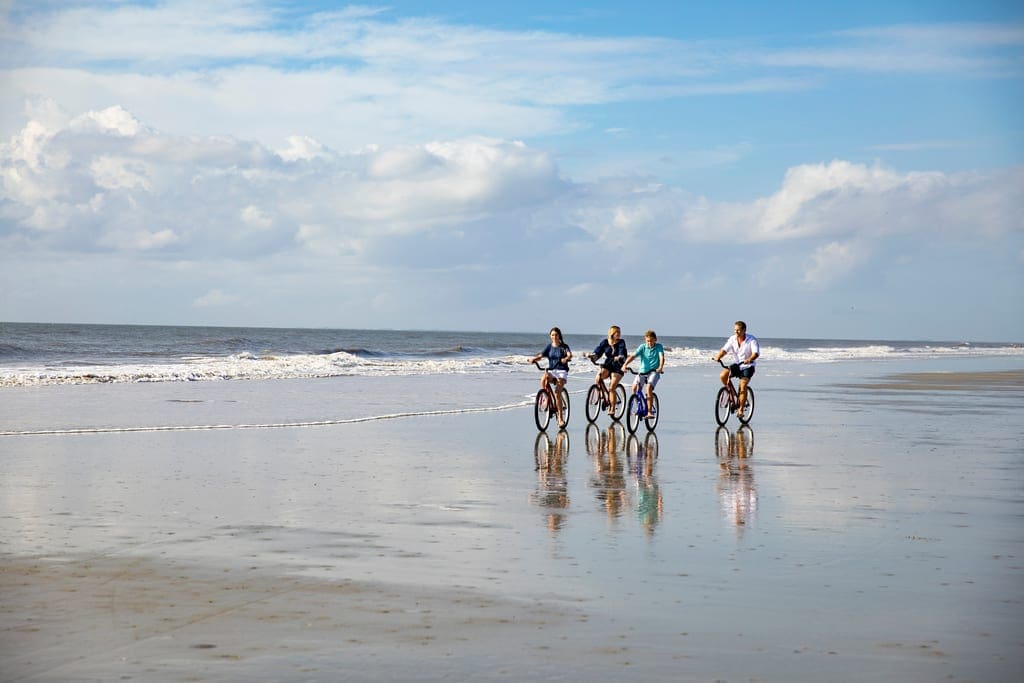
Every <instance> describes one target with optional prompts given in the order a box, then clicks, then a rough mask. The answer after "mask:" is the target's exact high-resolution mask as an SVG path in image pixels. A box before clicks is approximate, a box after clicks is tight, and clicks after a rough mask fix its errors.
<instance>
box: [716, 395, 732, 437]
mask: <svg viewBox="0 0 1024 683" xmlns="http://www.w3.org/2000/svg"><path fill="white" fill-rule="evenodd" d="M729 408H730V405H729V389H728V388H727V387H722V388H721V389H719V390H718V396H717V397H715V422H717V423H718V426H720V427H724V426H725V423H726V422H728V421H729Z"/></svg>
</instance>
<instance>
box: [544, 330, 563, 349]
mask: <svg viewBox="0 0 1024 683" xmlns="http://www.w3.org/2000/svg"><path fill="white" fill-rule="evenodd" d="M551 332H554V333H555V334H557V335H558V345H559V346H563V345H565V340H564V339H562V331H561V330H560V329H558V328H557V327H552V328H551ZM551 332H548V334H551Z"/></svg>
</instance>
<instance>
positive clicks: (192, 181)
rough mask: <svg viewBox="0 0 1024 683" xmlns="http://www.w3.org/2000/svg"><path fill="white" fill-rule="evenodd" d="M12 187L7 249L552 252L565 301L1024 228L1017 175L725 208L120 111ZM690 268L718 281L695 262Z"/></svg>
mask: <svg viewBox="0 0 1024 683" xmlns="http://www.w3.org/2000/svg"><path fill="white" fill-rule="evenodd" d="M39 110H40V111H43V112H49V113H50V114H52V113H53V111H54V109H53V108H52V107H45V106H41V107H39ZM0 181H2V184H0V242H2V243H4V244H5V245H6V246H7V247H8V249H18V250H34V251H36V252H39V253H43V252H48V251H49V252H68V253H94V252H106V253H125V254H144V255H145V257H146V258H149V259H158V260H163V261H165V262H175V261H199V262H201V261H213V260H220V261H223V260H224V259H232V260H236V261H239V262H247V261H253V260H257V259H265V258H269V257H271V256H275V257H277V256H282V257H283V256H290V258H292V259H293V265H292V266H291V267H292V268H295V269H301V266H300V265H299V263H300V259H303V258H305V259H321V260H327V261H329V262H331V263H333V264H336V265H341V264H348V265H349V266H354V265H358V266H360V267H365V268H380V269H382V270H381V272H382V273H384V272H386V271H387V269H393V268H399V267H400V268H425V267H427V266H428V265H429V267H441V266H443V267H445V268H449V269H457V268H463V269H469V270H472V271H473V272H486V269H487V268H488V267H490V268H499V267H502V265H503V264H509V263H511V264H516V263H521V262H526V261H527V260H533V259H535V258H536V254H537V253H538V252H539V253H549V252H553V251H557V253H560V254H563V255H565V256H566V257H567V258H572V259H578V260H579V262H580V263H581V264H584V269H583V270H580V271H579V272H576V273H566V278H567V281H566V282H565V283H563V285H562V286H563V287H564V288H565V289H566V290H567V291H571V292H574V293H584V292H586V289H585V288H584V287H586V286H589V285H579V284H578V283H581V282H582V283H589V282H591V279H590V278H591V277H592V270H590V269H592V268H593V267H594V264H595V263H608V264H609V266H608V267H609V268H610V269H612V270H615V269H616V268H619V267H626V266H629V267H631V266H632V265H635V264H636V263H639V262H641V261H642V262H643V264H644V267H645V268H647V269H657V268H661V269H662V270H663V275H664V276H665V277H671V278H676V279H678V278H679V277H691V278H693V277H695V276H694V275H693V273H692V272H688V271H687V270H686V269H685V268H684V267H683V266H682V265H681V263H680V258H681V259H684V260H685V259H686V258H688V257H689V255H690V254H692V253H695V252H694V249H693V247H694V246H695V245H703V246H705V247H707V246H713V247H717V246H720V247H721V248H723V249H730V248H732V247H734V246H735V245H738V244H760V245H765V246H775V247H778V248H779V249H783V248H785V249H787V250H789V252H790V253H791V254H792V255H793V257H794V258H796V259H797V260H800V259H802V260H803V263H804V267H803V268H802V270H800V273H801V274H795V275H793V276H792V277H793V278H794V279H795V281H796V282H798V283H799V284H801V285H802V286H805V287H808V288H814V289H821V288H828V287H831V286H833V285H834V284H835V283H836V282H839V281H842V280H843V279H844V278H847V277H849V276H850V275H851V274H853V273H855V272H857V271H858V269H860V268H863V267H865V266H866V264H868V263H870V259H871V257H872V255H873V254H875V253H877V249H876V247H877V245H879V244H883V243H885V241H886V240H890V239H896V238H909V239H911V240H913V239H921V240H926V241H927V242H929V243H933V242H935V241H941V240H957V239H963V238H982V239H995V238H998V237H1000V236H1003V235H1006V234H1008V233H1011V232H1021V231H1024V225H1022V220H1024V219H1022V202H1021V199H1020V193H1019V188H1020V187H1021V186H1024V169H1020V168H1010V169H1002V170H995V171H990V172H986V173H981V172H975V173H960V174H945V173H940V172H899V171H896V170H894V169H891V168H888V167H885V166H883V165H880V164H874V165H865V164H856V163H851V162H848V161H843V160H833V161H830V162H827V163H819V164H804V165H800V166H796V167H793V168H791V169H789V170H788V171H787V172H786V173H785V176H784V178H783V179H782V181H781V185H780V187H779V189H778V190H777V191H776V192H774V193H773V194H771V195H769V196H765V197H761V198H755V199H752V200H751V201H748V202H717V201H714V200H712V199H710V198H707V197H702V196H699V195H694V194H692V193H689V192H687V191H686V190H685V189H684V188H681V187H678V186H674V185H671V184H667V183H664V182H660V181H658V180H657V179H655V178H651V177H637V176H622V177H617V178H603V179H598V180H594V181H587V182H583V181H573V180H570V179H567V178H566V177H564V174H563V173H562V172H561V170H560V169H559V167H558V165H557V164H556V162H555V161H554V159H553V158H552V156H551V155H550V154H548V153H547V152H546V151H544V150H540V149H537V148H534V147H531V146H529V145H526V144H524V143H523V142H519V141H509V140H503V139H498V138H488V137H479V136H478V137H470V138H461V139H452V140H437V141H432V142H425V143H422V144H419V145H392V146H379V145H370V146H366V147H364V148H362V149H359V150H355V151H348V152H342V151H337V150H334V149H331V148H330V147H328V146H326V145H324V144H322V143H320V142H318V141H316V140H314V139H312V138H309V137H307V136H296V137H293V138H291V139H290V140H288V141H287V142H286V146H285V147H283V148H282V149H281V150H279V151H274V150H272V149H269V148H267V147H264V146H263V145H261V144H259V143H257V142H253V141H246V140H238V139H233V138H224V137H214V136H206V137H201V136H190V137H181V136H176V135H171V134H168V133H164V132H162V131H160V130H159V129H157V128H156V127H153V126H150V125H148V124H146V122H144V121H142V120H140V119H139V118H138V117H136V116H134V115H133V114H132V113H131V112H129V111H128V110H126V109H124V108H123V107H119V106H113V107H109V108H106V109H103V110H99V111H88V112H85V113H83V114H80V115H78V116H64V117H60V116H54V115H41V116H40V117H39V119H32V120H30V121H28V122H27V123H25V124H24V126H23V128H22V129H21V131H19V132H18V133H17V134H16V135H14V136H13V137H12V138H11V139H10V140H9V141H8V142H7V143H6V144H3V145H0ZM651 245H654V249H655V251H654V253H652V252H651V251H650V247H651ZM768 256H770V257H772V258H766V259H765V263H779V264H783V265H779V267H778V268H776V269H774V270H772V271H771V272H772V273H773V275H772V276H773V277H778V273H780V272H784V271H786V268H785V267H784V264H786V263H789V262H790V261H792V259H791V258H786V257H785V256H784V255H782V254H780V253H772V254H768ZM772 259H775V260H772ZM687 267H690V268H694V269H697V270H699V271H702V272H703V271H708V270H709V269H708V266H707V265H706V264H704V263H700V262H699V261H698V260H694V262H693V263H691V264H689V266H687ZM767 272H768V271H763V272H762V275H761V277H767V275H766V274H765V273H767ZM787 272H788V271H787ZM382 277H384V276H383V275H382ZM707 277H715V274H708V276H707Z"/></svg>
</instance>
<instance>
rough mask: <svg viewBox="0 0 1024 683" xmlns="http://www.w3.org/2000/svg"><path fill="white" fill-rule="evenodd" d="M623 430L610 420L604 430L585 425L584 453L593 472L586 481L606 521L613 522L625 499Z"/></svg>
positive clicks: (626, 498) (624, 444)
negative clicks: (585, 452)
mask: <svg viewBox="0 0 1024 683" xmlns="http://www.w3.org/2000/svg"><path fill="white" fill-rule="evenodd" d="M625 435H626V432H625V430H624V429H623V428H622V425H621V424H620V423H618V422H613V423H612V424H611V425H610V426H609V427H608V429H607V430H603V429H601V428H599V427H598V426H597V425H596V424H589V425H587V455H589V456H590V458H591V460H592V461H593V463H594V474H593V475H592V476H591V477H590V485H591V486H592V487H593V489H594V494H595V496H596V497H597V502H598V503H600V504H601V505H602V506H603V507H604V509H605V512H606V513H607V514H608V521H609V522H612V523H615V522H617V521H618V518H619V517H620V516H621V515H622V511H623V510H624V509H625V508H626V505H627V504H628V503H629V498H628V495H627V493H626V474H625V468H624V464H625V462H626V442H625Z"/></svg>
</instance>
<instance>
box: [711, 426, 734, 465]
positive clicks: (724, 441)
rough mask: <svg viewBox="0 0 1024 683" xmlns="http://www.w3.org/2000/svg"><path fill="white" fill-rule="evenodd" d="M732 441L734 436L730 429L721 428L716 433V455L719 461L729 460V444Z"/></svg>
mask: <svg viewBox="0 0 1024 683" xmlns="http://www.w3.org/2000/svg"><path fill="white" fill-rule="evenodd" d="M731 441H732V434H730V433H729V428H728V427H719V428H718V430H717V431H715V454H716V455H717V456H718V459H719V460H728V459H729V442H731Z"/></svg>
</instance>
